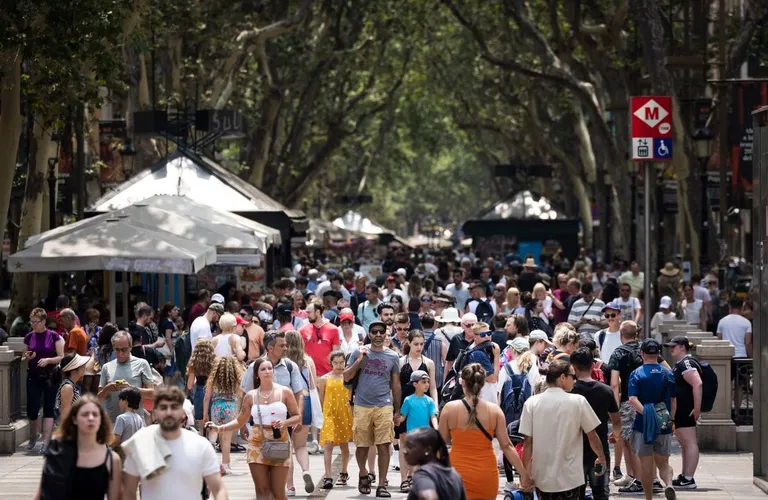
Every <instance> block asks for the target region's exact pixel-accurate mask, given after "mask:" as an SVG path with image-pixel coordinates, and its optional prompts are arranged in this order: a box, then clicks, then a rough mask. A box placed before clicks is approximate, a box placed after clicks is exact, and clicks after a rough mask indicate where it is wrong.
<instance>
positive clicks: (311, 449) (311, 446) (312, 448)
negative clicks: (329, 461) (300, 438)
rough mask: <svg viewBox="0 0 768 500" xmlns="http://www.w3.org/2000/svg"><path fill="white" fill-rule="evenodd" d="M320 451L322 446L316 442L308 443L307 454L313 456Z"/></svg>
mask: <svg viewBox="0 0 768 500" xmlns="http://www.w3.org/2000/svg"><path fill="white" fill-rule="evenodd" d="M319 451H320V445H318V444H317V443H316V442H314V441H309V442H308V443H307V453H310V454H312V455H314V454H316V453H318V452H319Z"/></svg>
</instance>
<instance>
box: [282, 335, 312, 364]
mask: <svg viewBox="0 0 768 500" xmlns="http://www.w3.org/2000/svg"><path fill="white" fill-rule="evenodd" d="M285 347H286V349H285V357H286V358H288V359H290V360H291V361H293V362H294V363H296V364H297V365H299V369H301V368H304V367H305V366H306V365H307V361H306V359H307V355H306V352H305V351H304V337H302V336H301V333H299V332H297V331H296V330H288V331H287V332H285Z"/></svg>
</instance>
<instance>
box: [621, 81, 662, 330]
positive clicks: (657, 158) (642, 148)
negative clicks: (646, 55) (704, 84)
mask: <svg viewBox="0 0 768 500" xmlns="http://www.w3.org/2000/svg"><path fill="white" fill-rule="evenodd" d="M630 110H631V122H630V125H631V134H630V135H631V137H632V160H634V161H639V162H643V163H645V165H644V168H643V186H644V187H645V192H644V193H643V197H644V200H645V210H644V217H643V235H644V237H645V241H644V244H643V247H644V250H645V251H644V253H645V262H644V266H643V272H644V279H643V294H644V295H645V303H644V304H643V309H644V310H643V337H645V338H648V337H650V335H651V316H652V315H653V313H654V311H655V307H654V306H655V305H656V299H655V298H654V297H653V296H652V295H651V280H652V279H653V278H652V275H651V184H652V177H653V174H654V164H653V162H663V161H670V160H671V159H672V98H671V97H669V96H639V97H632V98H630ZM660 205H661V204H660V203H659V206H660Z"/></svg>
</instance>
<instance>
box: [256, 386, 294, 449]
mask: <svg viewBox="0 0 768 500" xmlns="http://www.w3.org/2000/svg"><path fill="white" fill-rule="evenodd" d="M258 392H259V391H258V390H256V412H257V413H258V415H259V430H260V431H261V440H262V444H261V455H262V456H263V457H264V458H265V459H266V460H269V461H270V462H282V461H283V460H288V459H289V458H291V443H290V442H288V441H267V436H266V434H264V424H263V423H262V419H261V405H260V404H259V394H258ZM282 400H283V398H282V396H281V397H280V401H282Z"/></svg>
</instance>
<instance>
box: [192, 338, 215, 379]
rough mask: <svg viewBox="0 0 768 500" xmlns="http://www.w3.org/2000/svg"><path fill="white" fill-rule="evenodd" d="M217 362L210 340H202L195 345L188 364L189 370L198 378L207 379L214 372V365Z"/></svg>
mask: <svg viewBox="0 0 768 500" xmlns="http://www.w3.org/2000/svg"><path fill="white" fill-rule="evenodd" d="M215 361H216V352H215V351H214V350H213V344H212V343H211V341H210V339H200V340H198V341H197V343H195V348H194V349H193V350H192V356H190V358H189V363H187V370H192V371H193V372H194V373H195V376H197V377H207V376H209V375H210V374H211V372H212V371H213V363H214V362H215Z"/></svg>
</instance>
